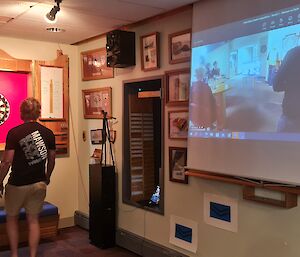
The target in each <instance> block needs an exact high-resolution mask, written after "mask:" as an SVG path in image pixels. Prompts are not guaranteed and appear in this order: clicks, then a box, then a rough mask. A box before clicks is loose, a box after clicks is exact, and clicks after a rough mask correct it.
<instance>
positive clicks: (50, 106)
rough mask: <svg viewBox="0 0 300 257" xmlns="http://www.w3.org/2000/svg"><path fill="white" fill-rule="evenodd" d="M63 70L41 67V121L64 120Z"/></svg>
mask: <svg viewBox="0 0 300 257" xmlns="http://www.w3.org/2000/svg"><path fill="white" fill-rule="evenodd" d="M63 97H64V96H63V68H59V67H46V66H43V67H41V107H42V108H41V119H55V120H59V119H63V118H64V108H63V107H64V106H63V102H64V100H63Z"/></svg>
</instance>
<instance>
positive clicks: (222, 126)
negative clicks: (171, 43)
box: [190, 25, 300, 140]
mask: <svg viewBox="0 0 300 257" xmlns="http://www.w3.org/2000/svg"><path fill="white" fill-rule="evenodd" d="M299 44H300V25H294V26H289V27H284V28H280V29H275V30H272V31H265V32H260V33H257V34H253V35H249V36H244V37H240V38H235V39H232V40H229V41H226V42H219V43H215V44H210V45H206V46H200V47H195V48H193V52H192V74H191V81H192V84H191V97H190V131H192V132H193V131H218V132H222V134H221V135H222V137H230V138H231V137H234V134H228V133H236V135H237V137H239V138H240V139H243V137H247V135H249V133H248V134H247V132H259V133H262V134H261V135H263V134H270V132H273V133H274V132H276V133H278V132H280V133H300V47H299ZM243 132H245V133H243ZM250 134H251V133H250ZM201 135H202V136H204V134H201ZM201 135H200V136H201ZM218 135H219V134H218ZM245 139H247V138H245ZM253 139H262V140H263V139H264V137H261V138H260V137H259V136H258V137H257V134H256V138H253Z"/></svg>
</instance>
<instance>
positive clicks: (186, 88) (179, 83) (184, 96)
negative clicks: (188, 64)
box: [166, 68, 191, 106]
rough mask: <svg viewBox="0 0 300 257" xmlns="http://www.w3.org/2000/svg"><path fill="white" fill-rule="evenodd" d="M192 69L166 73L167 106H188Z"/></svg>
mask: <svg viewBox="0 0 300 257" xmlns="http://www.w3.org/2000/svg"><path fill="white" fill-rule="evenodd" d="M190 81H191V73H190V69H188V68H187V69H180V70H173V71H167V72H166V104H167V105H174V106H175V105H188V103H189V93H190Z"/></svg>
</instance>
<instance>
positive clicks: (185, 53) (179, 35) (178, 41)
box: [169, 29, 192, 64]
mask: <svg viewBox="0 0 300 257" xmlns="http://www.w3.org/2000/svg"><path fill="white" fill-rule="evenodd" d="M191 32H192V31H191V29H188V30H184V31H180V32H176V33H173V34H170V35H169V63H171V64H173V63H180V62H188V61H190V59H191V34H192V33H191Z"/></svg>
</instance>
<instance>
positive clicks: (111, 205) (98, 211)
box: [89, 164, 116, 248]
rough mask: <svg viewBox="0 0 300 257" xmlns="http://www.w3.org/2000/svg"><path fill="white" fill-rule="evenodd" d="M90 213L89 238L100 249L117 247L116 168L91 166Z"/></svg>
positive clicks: (99, 165) (98, 165)
mask: <svg viewBox="0 0 300 257" xmlns="http://www.w3.org/2000/svg"><path fill="white" fill-rule="evenodd" d="M89 187H90V211H89V214H90V215H89V237H90V242H91V244H93V245H95V246H97V247H100V248H109V247H113V246H114V245H115V232H116V225H115V224H116V222H115V219H116V208H115V196H116V195H115V194H116V193H115V192H116V188H115V167H114V166H102V165H101V164H90V165H89Z"/></svg>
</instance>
